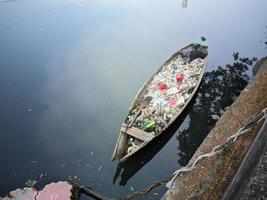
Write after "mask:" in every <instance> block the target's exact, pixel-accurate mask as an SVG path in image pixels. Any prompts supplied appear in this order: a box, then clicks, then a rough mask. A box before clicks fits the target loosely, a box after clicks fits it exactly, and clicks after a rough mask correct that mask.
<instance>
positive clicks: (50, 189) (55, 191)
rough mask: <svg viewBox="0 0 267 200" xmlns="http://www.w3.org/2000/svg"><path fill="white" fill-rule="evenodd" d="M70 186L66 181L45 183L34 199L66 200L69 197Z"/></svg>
mask: <svg viewBox="0 0 267 200" xmlns="http://www.w3.org/2000/svg"><path fill="white" fill-rule="evenodd" d="M71 189H72V186H71V185H70V184H69V183H68V182H57V183H51V184H49V185H46V186H45V188H44V189H43V190H41V191H40V192H39V193H38V195H37V197H36V200H68V199H70V197H71Z"/></svg>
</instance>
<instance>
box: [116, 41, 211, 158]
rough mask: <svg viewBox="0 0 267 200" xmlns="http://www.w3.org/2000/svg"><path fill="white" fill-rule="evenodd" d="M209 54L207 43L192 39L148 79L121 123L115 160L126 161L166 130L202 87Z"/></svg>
mask: <svg viewBox="0 0 267 200" xmlns="http://www.w3.org/2000/svg"><path fill="white" fill-rule="evenodd" d="M207 56H208V47H207V46H205V45H200V44H197V43H192V44H190V45H188V46H186V47H184V48H182V49H181V50H179V51H178V52H176V53H175V54H173V55H172V56H171V57H170V58H169V59H168V60H167V61H166V62H165V63H163V64H162V65H161V66H160V67H159V69H158V70H157V71H156V72H155V73H154V74H153V75H152V76H151V78H149V79H148V80H147V81H146V82H145V84H144V85H143V86H142V87H141V89H140V90H139V92H138V93H137V95H136V97H135V98H134V100H133V103H132V105H131V106H130V109H129V112H128V114H127V117H126V119H125V120H124V123H123V124H122V126H121V130H120V133H119V137H118V140H117V143H116V146H115V149H114V152H113V155H112V160H118V161H119V162H120V163H121V162H124V161H126V160H127V159H129V158H130V157H131V156H133V155H134V154H135V153H136V152H138V151H140V150H141V149H143V148H144V147H145V146H147V145H148V144H149V143H150V142H151V141H152V140H155V139H157V138H158V137H159V135H161V134H164V132H165V130H166V129H167V128H168V127H169V126H170V125H171V124H172V123H173V122H174V121H175V120H176V119H177V118H178V117H179V116H180V115H181V113H182V112H183V110H184V109H185V108H186V107H187V105H188V104H189V102H190V101H191V99H192V97H193V96H194V94H195V93H196V91H197V89H198V88H199V85H200V83H201V80H202V78H203V74H204V71H205V66H206V62H207ZM174 76H175V78H176V79H175V78H174ZM165 79H166V80H165Z"/></svg>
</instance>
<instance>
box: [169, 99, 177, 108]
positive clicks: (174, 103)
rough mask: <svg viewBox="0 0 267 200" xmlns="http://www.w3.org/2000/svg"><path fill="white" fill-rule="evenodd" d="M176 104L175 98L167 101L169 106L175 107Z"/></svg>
mask: <svg viewBox="0 0 267 200" xmlns="http://www.w3.org/2000/svg"><path fill="white" fill-rule="evenodd" d="M176 102H177V100H176V99H175V98H172V99H170V100H169V104H170V105H171V106H174V105H176Z"/></svg>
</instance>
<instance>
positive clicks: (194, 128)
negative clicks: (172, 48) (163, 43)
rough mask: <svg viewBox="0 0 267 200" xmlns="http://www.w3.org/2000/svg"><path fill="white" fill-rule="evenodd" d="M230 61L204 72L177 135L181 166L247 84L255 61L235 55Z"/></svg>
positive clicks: (254, 59)
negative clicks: (187, 117)
mask: <svg viewBox="0 0 267 200" xmlns="http://www.w3.org/2000/svg"><path fill="white" fill-rule="evenodd" d="M233 58H234V63H233V64H231V65H230V64H227V65H226V66H225V67H221V66H219V67H218V68H217V69H216V70H213V71H210V72H206V73H205V76H204V78H203V82H202V84H201V86H200V90H199V93H198V96H197V98H196V103H195V104H194V106H193V108H192V109H191V111H190V112H189V114H188V116H189V118H190V121H189V125H188V127H187V128H186V129H184V130H182V131H179V134H178V136H177V140H178V141H179V144H180V145H179V149H180V150H179V157H180V158H179V161H178V162H179V163H180V164H181V165H182V166H185V165H186V164H187V163H188V161H189V160H190V158H191V157H192V156H193V154H194V152H195V151H196V149H197V148H198V146H199V145H200V144H201V142H202V141H203V140H204V138H205V137H206V135H207V134H208V133H209V131H210V130H211V129H212V128H213V127H214V125H215V123H216V121H217V120H218V118H219V117H220V116H221V115H222V114H223V112H224V111H225V109H226V107H227V106H230V105H231V104H232V103H233V101H234V100H235V99H236V98H237V97H238V95H239V94H240V92H241V90H242V89H244V87H245V86H246V85H247V83H248V80H249V76H248V75H247V73H248V69H249V67H250V66H251V65H252V64H253V63H254V62H255V61H256V60H257V59H256V58H252V59H249V58H240V57H239V53H233Z"/></svg>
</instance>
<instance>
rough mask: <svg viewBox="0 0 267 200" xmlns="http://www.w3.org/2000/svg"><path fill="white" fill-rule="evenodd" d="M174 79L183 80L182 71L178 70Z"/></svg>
mask: <svg viewBox="0 0 267 200" xmlns="http://www.w3.org/2000/svg"><path fill="white" fill-rule="evenodd" d="M176 80H177V81H178V82H182V81H183V80H184V75H183V73H181V72H179V73H178V74H177V75H176Z"/></svg>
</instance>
